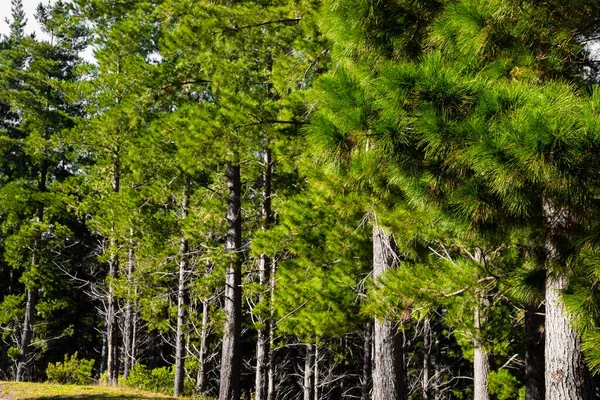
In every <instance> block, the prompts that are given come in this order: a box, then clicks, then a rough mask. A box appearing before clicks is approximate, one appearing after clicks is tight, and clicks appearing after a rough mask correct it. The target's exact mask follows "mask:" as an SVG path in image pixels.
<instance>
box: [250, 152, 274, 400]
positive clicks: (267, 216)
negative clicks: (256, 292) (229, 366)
mask: <svg viewBox="0 0 600 400" xmlns="http://www.w3.org/2000/svg"><path fill="white" fill-rule="evenodd" d="M263 168H264V169H263V181H264V182H263V183H264V186H263V203H262V210H261V214H262V215H261V217H262V230H263V231H266V230H268V229H269V228H270V227H271V170H272V161H271V149H270V148H269V147H268V146H266V148H265V154H264V160H263ZM259 275H260V276H259V281H260V286H261V294H260V298H259V302H260V303H262V304H265V303H267V306H268V308H269V309H270V291H269V284H270V281H271V279H270V278H271V260H270V259H269V257H268V256H267V255H266V254H262V255H261V256H260V271H259ZM259 322H260V323H261V328H260V329H259V330H258V337H257V340H256V381H255V385H254V386H255V390H256V394H255V396H256V399H255V400H266V399H267V395H268V374H269V358H270V357H269V350H270V348H269V346H270V344H269V333H270V332H271V318H270V315H269V316H266V317H265V316H259Z"/></svg>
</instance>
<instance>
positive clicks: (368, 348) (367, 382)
mask: <svg viewBox="0 0 600 400" xmlns="http://www.w3.org/2000/svg"><path fill="white" fill-rule="evenodd" d="M372 336H373V327H372V325H371V323H367V326H366V327H365V340H364V345H363V350H364V354H363V371H362V379H361V385H362V395H361V399H362V400H369V399H370V398H371V374H372V372H373V368H372V364H371V360H372V357H373V352H372V350H373V340H372Z"/></svg>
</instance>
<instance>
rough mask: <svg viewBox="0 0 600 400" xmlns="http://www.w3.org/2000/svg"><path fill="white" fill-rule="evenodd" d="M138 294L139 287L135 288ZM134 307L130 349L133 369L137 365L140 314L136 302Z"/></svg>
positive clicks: (131, 367)
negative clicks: (136, 354)
mask: <svg viewBox="0 0 600 400" xmlns="http://www.w3.org/2000/svg"><path fill="white" fill-rule="evenodd" d="M135 292H136V295H137V289H135ZM132 308H133V313H132V318H133V323H132V324H131V347H130V349H129V357H130V366H129V367H130V369H133V367H135V362H136V358H135V353H136V346H137V340H136V338H137V324H138V314H137V311H136V303H133V304H132Z"/></svg>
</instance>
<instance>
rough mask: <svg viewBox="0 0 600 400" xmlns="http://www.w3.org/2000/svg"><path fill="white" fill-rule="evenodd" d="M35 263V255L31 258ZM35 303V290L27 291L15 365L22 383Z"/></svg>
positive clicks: (25, 376)
mask: <svg viewBox="0 0 600 400" xmlns="http://www.w3.org/2000/svg"><path fill="white" fill-rule="evenodd" d="M32 258H33V261H34V262H35V261H36V260H35V255H34V256H33V257H32ZM36 301H37V296H36V290H35V289H28V290H27V303H26V304H25V318H24V319H23V333H22V335H21V343H20V345H21V356H20V357H19V362H18V364H17V373H16V381H17V382H23V381H24V380H26V379H27V378H28V376H27V364H28V362H29V357H30V354H31V349H30V348H29V346H30V345H31V339H32V337H33V316H34V314H35V304H36Z"/></svg>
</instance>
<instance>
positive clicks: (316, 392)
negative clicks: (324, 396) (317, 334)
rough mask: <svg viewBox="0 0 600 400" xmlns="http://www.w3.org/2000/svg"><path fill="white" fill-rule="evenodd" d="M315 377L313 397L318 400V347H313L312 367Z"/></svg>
mask: <svg viewBox="0 0 600 400" xmlns="http://www.w3.org/2000/svg"><path fill="white" fill-rule="evenodd" d="M314 374H315V377H314V379H313V384H314V390H313V392H314V395H315V400H319V345H318V344H316V345H315V366H314Z"/></svg>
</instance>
